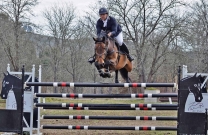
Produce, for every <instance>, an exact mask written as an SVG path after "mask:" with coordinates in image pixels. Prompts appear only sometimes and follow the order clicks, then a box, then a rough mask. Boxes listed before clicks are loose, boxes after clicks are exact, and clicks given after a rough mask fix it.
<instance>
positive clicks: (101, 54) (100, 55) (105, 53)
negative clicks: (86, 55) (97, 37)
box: [95, 41, 108, 60]
mask: <svg viewBox="0 0 208 135" xmlns="http://www.w3.org/2000/svg"><path fill="white" fill-rule="evenodd" d="M102 43H103V42H101V41H98V42H96V43H95V44H99V47H100V46H101V45H102ZM103 44H105V48H104V49H105V50H104V52H103V53H98V52H97V51H96V50H95V54H96V55H97V56H98V57H99V58H102V56H103V55H104V56H105V57H104V58H102V59H103V60H105V58H106V57H107V54H108V45H106V43H103Z"/></svg>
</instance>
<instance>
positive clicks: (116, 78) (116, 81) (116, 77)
mask: <svg viewBox="0 0 208 135" xmlns="http://www.w3.org/2000/svg"><path fill="white" fill-rule="evenodd" d="M115 74H116V75H115V83H119V81H118V70H116V71H115Z"/></svg>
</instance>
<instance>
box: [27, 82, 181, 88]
mask: <svg viewBox="0 0 208 135" xmlns="http://www.w3.org/2000/svg"><path fill="white" fill-rule="evenodd" d="M27 86H51V87H174V88H177V84H176V83H73V82H26V83H25V87H27Z"/></svg>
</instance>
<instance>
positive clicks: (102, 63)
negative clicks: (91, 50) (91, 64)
mask: <svg viewBox="0 0 208 135" xmlns="http://www.w3.org/2000/svg"><path fill="white" fill-rule="evenodd" d="M93 40H94V41H95V67H96V68H97V70H98V72H99V75H100V76H101V77H103V78H106V77H108V78H110V77H112V72H114V71H115V83H119V81H118V71H120V74H121V76H122V78H123V79H124V80H125V81H126V82H127V83H130V82H131V79H130V78H129V76H128V72H131V71H132V67H133V65H132V62H130V61H129V60H128V58H127V56H126V54H125V53H124V52H121V51H120V49H119V47H118V46H119V45H116V42H115V40H114V39H112V38H110V37H107V36H106V35H105V36H103V37H98V38H95V37H93Z"/></svg>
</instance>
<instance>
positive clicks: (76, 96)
mask: <svg viewBox="0 0 208 135" xmlns="http://www.w3.org/2000/svg"><path fill="white" fill-rule="evenodd" d="M35 96H36V97H59V98H153V97H178V94H176V93H169V94H167V93H164V94H142V93H141V94H73V93H71V94H67V93H66V94H56V93H49V94H48V93H35Z"/></svg>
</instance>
